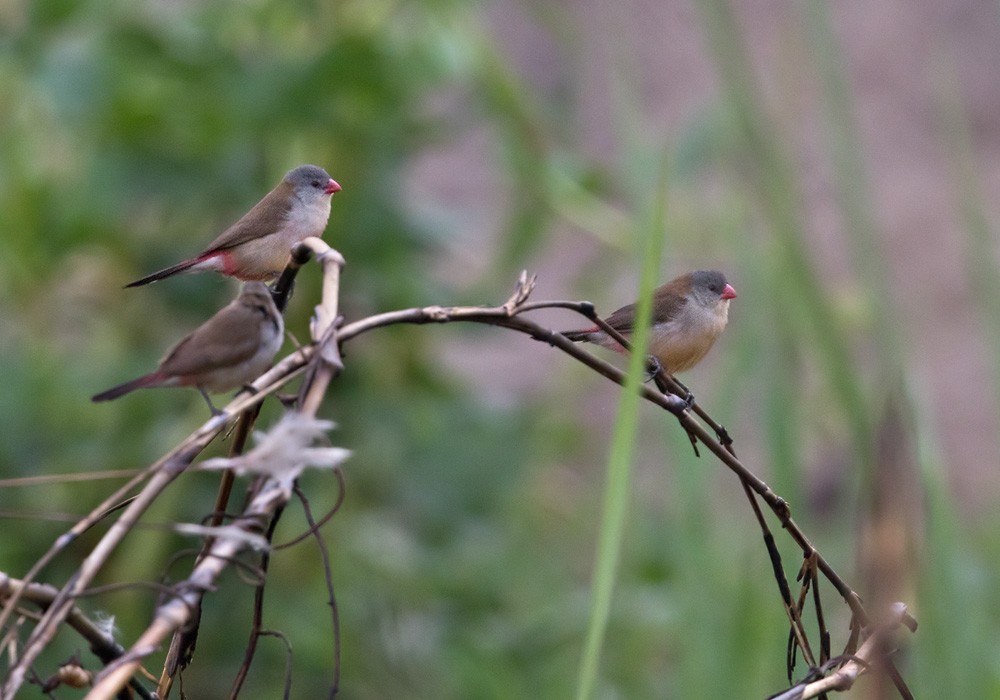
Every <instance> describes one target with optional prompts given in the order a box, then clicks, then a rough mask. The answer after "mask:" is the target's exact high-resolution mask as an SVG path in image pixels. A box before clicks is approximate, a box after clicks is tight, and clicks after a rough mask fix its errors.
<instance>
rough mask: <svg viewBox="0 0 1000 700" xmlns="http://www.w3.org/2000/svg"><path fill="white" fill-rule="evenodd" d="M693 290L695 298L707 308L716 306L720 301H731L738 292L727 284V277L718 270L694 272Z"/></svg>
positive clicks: (692, 274)
mask: <svg viewBox="0 0 1000 700" xmlns="http://www.w3.org/2000/svg"><path fill="white" fill-rule="evenodd" d="M691 290H692V293H693V294H694V296H695V298H696V299H697V300H698V301H699V302H701V303H702V304H704V305H705V306H711V305H713V304H716V303H717V302H718V301H719V300H720V299H721V300H724V301H729V300H730V299H735V298H736V290H735V289H733V288H732V287H731V286H730V285H729V283H728V282H726V276H725V275H724V274H722V273H721V272H719V271H718V270H697V271H695V272H692V273H691Z"/></svg>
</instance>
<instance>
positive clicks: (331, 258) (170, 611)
mask: <svg viewBox="0 0 1000 700" xmlns="http://www.w3.org/2000/svg"><path fill="white" fill-rule="evenodd" d="M299 246H300V247H301V246H305V247H306V248H308V249H310V250H312V252H313V253H314V254H315V255H316V259H317V260H318V261H319V262H320V263H321V264H322V265H323V296H322V300H321V303H320V305H319V306H317V307H316V308H315V315H314V317H313V321H312V322H311V323H310V331H311V333H312V337H313V341H314V343H315V344H314V346H313V347H314V348H315V352H313V353H309V355H310V357H311V358H312V361H311V362H310V372H309V376H308V377H307V378H306V380H305V382H304V383H303V393H304V398H303V400H302V402H301V409H300V412H301V413H302V414H304V415H309V416H314V415H315V414H316V409H317V408H319V404H320V402H321V401H322V399H323V395H324V393H325V392H326V388H327V386H328V384H329V382H330V380H331V379H332V378H333V377H334V376H336V373H337V372H339V369H340V367H342V365H341V364H340V350H339V347H337V346H338V342H337V335H336V321H337V308H338V299H339V283H340V268H341V267H342V266H343V264H344V259H343V257H342V256H341V255H340V253H338V252H337V251H335V250H333V249H332V248H330V247H329V246H328V245H327V244H326V243H324V242H323V241H322V240H321V239H318V238H307V239H306V240H305V241H304V242H303V243H301V244H299ZM300 251H301V248H299V251H297V252H300ZM330 345H332V346H333V348H332V349H330V348H329V347H328V346H330ZM301 355H302V356H303V357H304V356H305V355H306V353H304V352H302V353H301ZM281 364H282V363H279V366H280V365H281ZM272 371H273V370H272ZM265 376H266V375H265ZM255 396H256V395H255ZM154 478H155V477H154ZM291 489H292V484H291V483H289V482H288V480H281V481H279V480H278V479H274V478H271V479H267V480H266V482H265V483H264V484H263V485H262V486H261V488H260V490H259V491H258V492H257V494H256V495H255V496H254V498H253V499H252V501H251V502H250V504H249V506H248V508H247V509H246V511H245V512H244V514H243V515H241V516H240V517H238V518H236V519H235V520H234V521H233V525H235V526H237V527H243V528H245V529H248V530H249V531H251V532H260V531H262V530H264V529H265V528H264V527H263V526H262V525H263V523H273V521H274V517H275V513H276V512H277V511H278V510H279V509H281V508H283V507H284V505H285V504H286V503H287V502H288V499H289V498H290V496H291ZM243 546H244V545H243V543H241V542H237V541H236V540H235V539H234V538H228V537H227V538H221V539H218V540H216V541H215V542H214V543H213V545H212V548H211V550H210V552H209V555H208V556H207V557H205V558H204V559H203V560H202V561H201V562H199V563H198V564H196V565H195V568H194V571H193V572H192V573H191V575H190V576H189V577H188V579H187V582H186V585H185V586H184V587H183V588H182V589H181V590H179V592H178V594H177V595H176V596H175V597H174V598H173V599H172V600H169V601H167V602H166V603H164V604H163V605H161V606H160V607H159V608H158V609H157V612H156V617H155V618H154V620H153V622H152V623H151V624H150V626H149V627H147V628H146V631H145V632H143V634H142V635H140V637H139V639H138V640H137V641H136V642H135V643H134V644H133V645H132V648H131V649H130V650H129V653H128V654H126V655H125V656H123V657H122V658H121V659H119V660H118V662H116V663H115V664H113V665H111V666H109V667H108V668H107V669H105V671H104V673H103V674H102V675H101V676H100V677H99V679H98V681H97V683H96V684H95V686H94V688H93V690H92V691H91V692H90V693H89V694H88V695H87V697H88V698H92V699H93V700H98V699H100V698H105V699H107V698H111V697H112V696H113V695H114V694H115V693H117V692H118V690H119V689H120V688H122V687H123V686H124V685H125V683H127V682H128V680H129V678H130V677H131V676H132V674H133V673H135V670H136V669H137V668H138V666H139V664H140V663H141V660H142V659H143V658H144V657H146V656H148V655H149V654H151V653H153V652H154V651H155V650H156V649H157V648H158V646H159V644H160V642H161V641H162V640H163V639H164V638H165V637H166V636H167V635H168V634H172V633H173V632H174V631H175V630H177V629H179V628H181V626H183V625H184V624H186V623H187V622H188V621H189V620H190V616H191V606H192V605H193V604H195V603H196V601H197V600H200V598H201V596H202V594H203V592H204V591H207V590H211V588H212V586H213V585H214V581H215V580H216V579H217V578H218V576H219V575H220V574H221V573H222V571H223V570H224V569H225V567H226V564H227V562H228V560H229V559H230V558H231V557H233V556H235V555H236V554H237V553H238V552H239V551H240V550H241V549H243Z"/></svg>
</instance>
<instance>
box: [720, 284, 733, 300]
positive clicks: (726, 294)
mask: <svg viewBox="0 0 1000 700" xmlns="http://www.w3.org/2000/svg"><path fill="white" fill-rule="evenodd" d="M722 298H723V299H735V298H736V290H735V289H733V288H732V286H730V285H728V284H727V285H726V286H725V287H724V288H723V289H722Z"/></svg>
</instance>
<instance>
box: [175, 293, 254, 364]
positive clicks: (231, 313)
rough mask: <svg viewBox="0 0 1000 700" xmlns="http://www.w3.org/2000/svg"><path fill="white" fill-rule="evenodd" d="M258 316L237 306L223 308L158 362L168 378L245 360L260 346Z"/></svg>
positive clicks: (241, 306)
mask: <svg viewBox="0 0 1000 700" xmlns="http://www.w3.org/2000/svg"><path fill="white" fill-rule="evenodd" d="M261 321H262V317H261V315H260V314H258V313H254V311H252V310H251V309H250V308H248V307H246V306H244V305H242V304H240V305H237V304H231V305H229V306H226V307H224V308H223V309H222V310H220V311H219V313H217V314H216V315H215V316H213V317H212V318H210V319H209V320H208V321H206V322H205V323H204V324H202V325H201V326H199V327H198V328H197V329H195V331H194V332H193V333H192V334H191V335H189V336H187V337H186V338H184V339H183V340H182V341H181V342H179V343H177V345H175V346H174V347H173V348H172V349H171V350H170V352H169V353H167V356H166V357H165V358H163V361H162V362H161V363H160V369H161V370H163V371H164V372H166V373H167V374H171V375H188V374H201V373H203V372H208V371H211V370H213V369H217V368H219V367H233V366H235V365H238V364H239V363H241V362H244V361H246V360H249V359H250V358H251V357H253V356H254V353H256V352H257V350H258V348H259V347H260V323H261Z"/></svg>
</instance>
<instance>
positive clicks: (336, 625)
mask: <svg viewBox="0 0 1000 700" xmlns="http://www.w3.org/2000/svg"><path fill="white" fill-rule="evenodd" d="M335 469H336V472H337V475H338V477H339V478H340V484H341V489H340V494H339V496H338V498H337V502H336V504H334V507H333V510H332V511H331V515H332V514H333V513H335V512H336V511H337V510H339V509H340V505H341V504H342V503H343V502H344V488H343V486H344V482H343V478H344V476H343V471H342V470H341V469H340V467H336V468H335ZM295 495H296V496H298V497H299V501H300V502H301V503H302V511H303V513H305V516H306V523H308V524H309V530H308V531H307V532H308V534H310V535H312V537H313V539H315V540H316V548H317V549H318V550H319V556H320V558H321V559H322V560H323V577H324V579H325V580H326V592H327V604H328V605H329V606H330V615H331V621H332V623H333V684H332V685H331V686H330V693H329V697H331V698H333V697H336V695H337V693H338V692H340V611H339V610H338V609H337V596H336V594H335V593H334V590H333V569H332V568H331V566H330V552H329V551H327V547H326V540H324V539H323V533H321V532H320V531H319V528H320V526H321V525H322V524H323V522H324V521H323V520H320V521H318V522H317V520H316V519H315V518H314V517H313V514H312V508H311V507H310V505H309V499H308V498H307V497H306V494H305V492H304V491H302V489H301V488H300V487H299V485H298V484H296V485H295Z"/></svg>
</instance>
